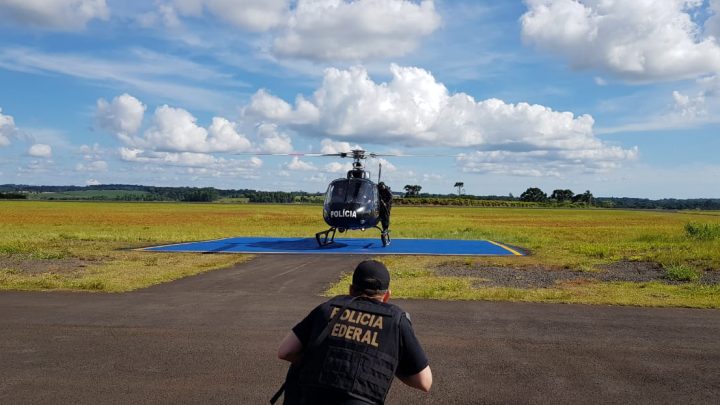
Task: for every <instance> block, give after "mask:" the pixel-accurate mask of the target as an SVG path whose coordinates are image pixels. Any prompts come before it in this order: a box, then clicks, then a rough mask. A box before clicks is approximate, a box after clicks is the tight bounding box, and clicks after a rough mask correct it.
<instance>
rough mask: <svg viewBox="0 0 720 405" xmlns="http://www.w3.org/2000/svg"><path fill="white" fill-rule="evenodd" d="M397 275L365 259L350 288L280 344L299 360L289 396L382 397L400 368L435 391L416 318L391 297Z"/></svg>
mask: <svg viewBox="0 0 720 405" xmlns="http://www.w3.org/2000/svg"><path fill="white" fill-rule="evenodd" d="M389 286H390V274H389V273H388V271H387V268H386V267H385V265H383V264H382V263H380V262H378V261H375V260H366V261H363V262H361V263H360V264H358V266H357V268H356V269H355V272H354V273H353V281H352V285H351V286H350V295H348V296H338V297H335V298H332V299H330V300H329V301H327V302H325V303H323V304H321V305H319V306H318V307H316V308H315V309H314V310H313V311H312V312H310V314H309V315H308V316H306V317H305V319H303V320H302V321H300V323H298V324H297V325H295V327H294V328H293V329H292V332H290V333H289V334H288V335H287V336H286V337H285V339H284V340H283V341H282V343H281V344H280V347H279V348H278V357H279V358H280V359H283V360H287V361H290V362H292V363H293V364H292V366H291V369H290V372H289V373H288V379H287V381H286V391H285V403H286V404H288V403H300V404H346V405H347V404H382V403H383V402H384V401H385V396H386V395H387V392H388V391H389V390H390V384H391V383H392V380H393V375H394V376H397V377H398V379H400V381H402V382H403V383H405V384H407V385H408V386H410V387H413V388H417V389H419V390H422V391H425V392H427V391H429V390H430V386H431V385H432V372H431V371H430V366H429V365H428V359H427V356H426V355H425V352H424V351H423V349H422V347H421V346H420V342H418V340H417V337H415V332H414V331H413V329H412V324H411V323H410V317H409V316H408V314H407V313H406V312H403V311H402V310H401V309H400V308H399V307H398V306H396V305H393V304H389V303H388V300H389V299H390V290H389Z"/></svg>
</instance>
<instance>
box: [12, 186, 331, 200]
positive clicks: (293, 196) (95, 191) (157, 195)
mask: <svg viewBox="0 0 720 405" xmlns="http://www.w3.org/2000/svg"><path fill="white" fill-rule="evenodd" d="M0 198H7V199H25V198H28V199H36V200H94V201H101V200H111V201H186V202H213V201H218V200H223V199H228V200H233V201H237V202H243V201H246V202H251V203H293V202H307V203H317V202H322V194H320V193H306V192H303V191H292V192H284V191H257V190H249V189H240V190H221V189H216V188H213V187H203V188H197V187H154V186H141V185H128V184H102V185H97V186H84V187H83V186H29V185H18V184H4V185H0Z"/></svg>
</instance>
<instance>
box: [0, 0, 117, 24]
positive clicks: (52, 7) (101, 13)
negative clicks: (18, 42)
mask: <svg viewBox="0 0 720 405" xmlns="http://www.w3.org/2000/svg"><path fill="white" fill-rule="evenodd" d="M109 16H110V10H109V9H108V6H107V4H106V3H105V0H0V21H6V22H8V23H10V24H13V25H28V26H33V27H38V28H43V29H50V30H59V31H77V30H81V29H83V28H85V26H86V25H87V23H88V22H89V21H90V20H92V19H100V20H107V19H108V18H109Z"/></svg>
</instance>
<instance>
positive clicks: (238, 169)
mask: <svg viewBox="0 0 720 405" xmlns="http://www.w3.org/2000/svg"><path fill="white" fill-rule="evenodd" d="M119 152H120V158H121V159H122V160H124V161H126V162H134V163H147V164H151V165H157V166H165V165H167V166H179V167H185V168H193V169H195V170H196V173H202V174H210V175H213V176H236V175H237V176H243V177H246V176H252V175H254V173H255V171H256V170H257V169H259V168H261V167H262V165H263V161H262V160H261V159H259V158H257V157H251V158H250V159H247V160H239V159H226V158H222V157H216V156H213V155H210V154H207V153H193V152H156V151H146V150H142V149H133V148H126V147H122V148H120V151H119Z"/></svg>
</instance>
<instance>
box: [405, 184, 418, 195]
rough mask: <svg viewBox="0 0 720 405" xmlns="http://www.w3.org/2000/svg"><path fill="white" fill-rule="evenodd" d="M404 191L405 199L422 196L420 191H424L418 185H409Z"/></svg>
mask: <svg viewBox="0 0 720 405" xmlns="http://www.w3.org/2000/svg"><path fill="white" fill-rule="evenodd" d="M403 189H404V190H405V197H413V196H416V195H418V194H420V190H421V189H422V187H421V186H418V185H417V184H413V185H410V184H408V185H406V186H405V187H403Z"/></svg>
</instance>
